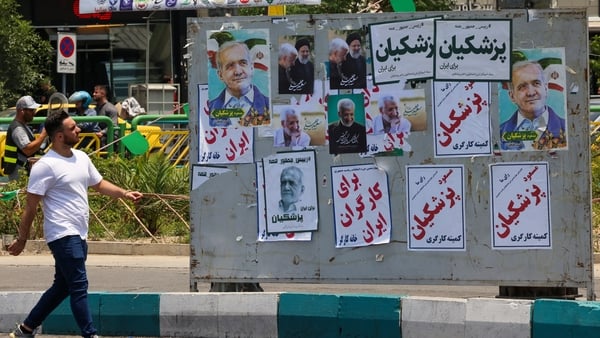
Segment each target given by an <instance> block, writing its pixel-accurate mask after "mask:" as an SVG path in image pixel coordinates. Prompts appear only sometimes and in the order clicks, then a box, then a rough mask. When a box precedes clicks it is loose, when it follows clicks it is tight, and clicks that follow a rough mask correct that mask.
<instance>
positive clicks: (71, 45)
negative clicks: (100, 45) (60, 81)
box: [56, 33, 77, 74]
mask: <svg viewBox="0 0 600 338" xmlns="http://www.w3.org/2000/svg"><path fill="white" fill-rule="evenodd" d="M56 47H57V48H56V50H57V53H56V72H57V73H69V74H75V73H76V72H77V36H76V35H75V34H69V33H58V42H57V44H56Z"/></svg>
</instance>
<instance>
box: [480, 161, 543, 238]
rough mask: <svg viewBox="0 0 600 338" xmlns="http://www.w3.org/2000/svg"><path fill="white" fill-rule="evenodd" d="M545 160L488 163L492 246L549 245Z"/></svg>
mask: <svg viewBox="0 0 600 338" xmlns="http://www.w3.org/2000/svg"><path fill="white" fill-rule="evenodd" d="M548 177H549V176H548V163H547V162H526V163H503V164H492V165H490V187H491V190H490V194H491V198H490V202H491V209H490V211H491V218H492V229H491V231H492V248H493V249H551V248H552V227H551V224H552V222H551V220H550V193H549V182H548Z"/></svg>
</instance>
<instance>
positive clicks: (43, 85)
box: [35, 76, 56, 104]
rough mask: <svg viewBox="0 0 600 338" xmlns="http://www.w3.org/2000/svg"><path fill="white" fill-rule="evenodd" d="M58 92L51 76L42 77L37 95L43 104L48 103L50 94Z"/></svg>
mask: <svg viewBox="0 0 600 338" xmlns="http://www.w3.org/2000/svg"><path fill="white" fill-rule="evenodd" d="M54 93H56V88H55V87H54V86H53V85H52V81H51V80H50V78H49V77H46V76H44V77H42V79H40V82H39V89H38V90H37V91H36V93H35V96H36V97H37V100H38V102H39V103H41V104H46V103H48V100H49V99H50V96H52V94H54Z"/></svg>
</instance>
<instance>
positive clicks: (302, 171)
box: [262, 150, 319, 234]
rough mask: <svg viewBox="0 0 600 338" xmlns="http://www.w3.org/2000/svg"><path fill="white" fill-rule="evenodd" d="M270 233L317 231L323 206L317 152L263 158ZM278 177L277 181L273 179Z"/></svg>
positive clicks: (283, 154) (299, 152) (279, 154)
mask: <svg viewBox="0 0 600 338" xmlns="http://www.w3.org/2000/svg"><path fill="white" fill-rule="evenodd" d="M262 163H263V172H264V177H265V178H266V177H269V178H270V179H268V180H267V179H265V180H264V183H265V204H266V216H267V233H269V234H270V233H279V232H302V231H315V230H317V228H318V220H319V204H318V198H317V179H316V175H317V174H316V170H317V168H316V161H315V152H314V151H312V150H306V151H294V152H282V153H277V154H274V155H271V156H268V157H265V158H263V160H262ZM273 178H274V179H273Z"/></svg>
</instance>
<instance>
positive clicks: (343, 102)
mask: <svg viewBox="0 0 600 338" xmlns="http://www.w3.org/2000/svg"><path fill="white" fill-rule="evenodd" d="M327 122H328V125H327V136H328V138H329V153H330V154H335V155H337V154H344V153H364V152H366V151H367V130H366V128H365V109H364V97H363V95H362V94H339V95H329V96H328V98H327Z"/></svg>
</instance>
